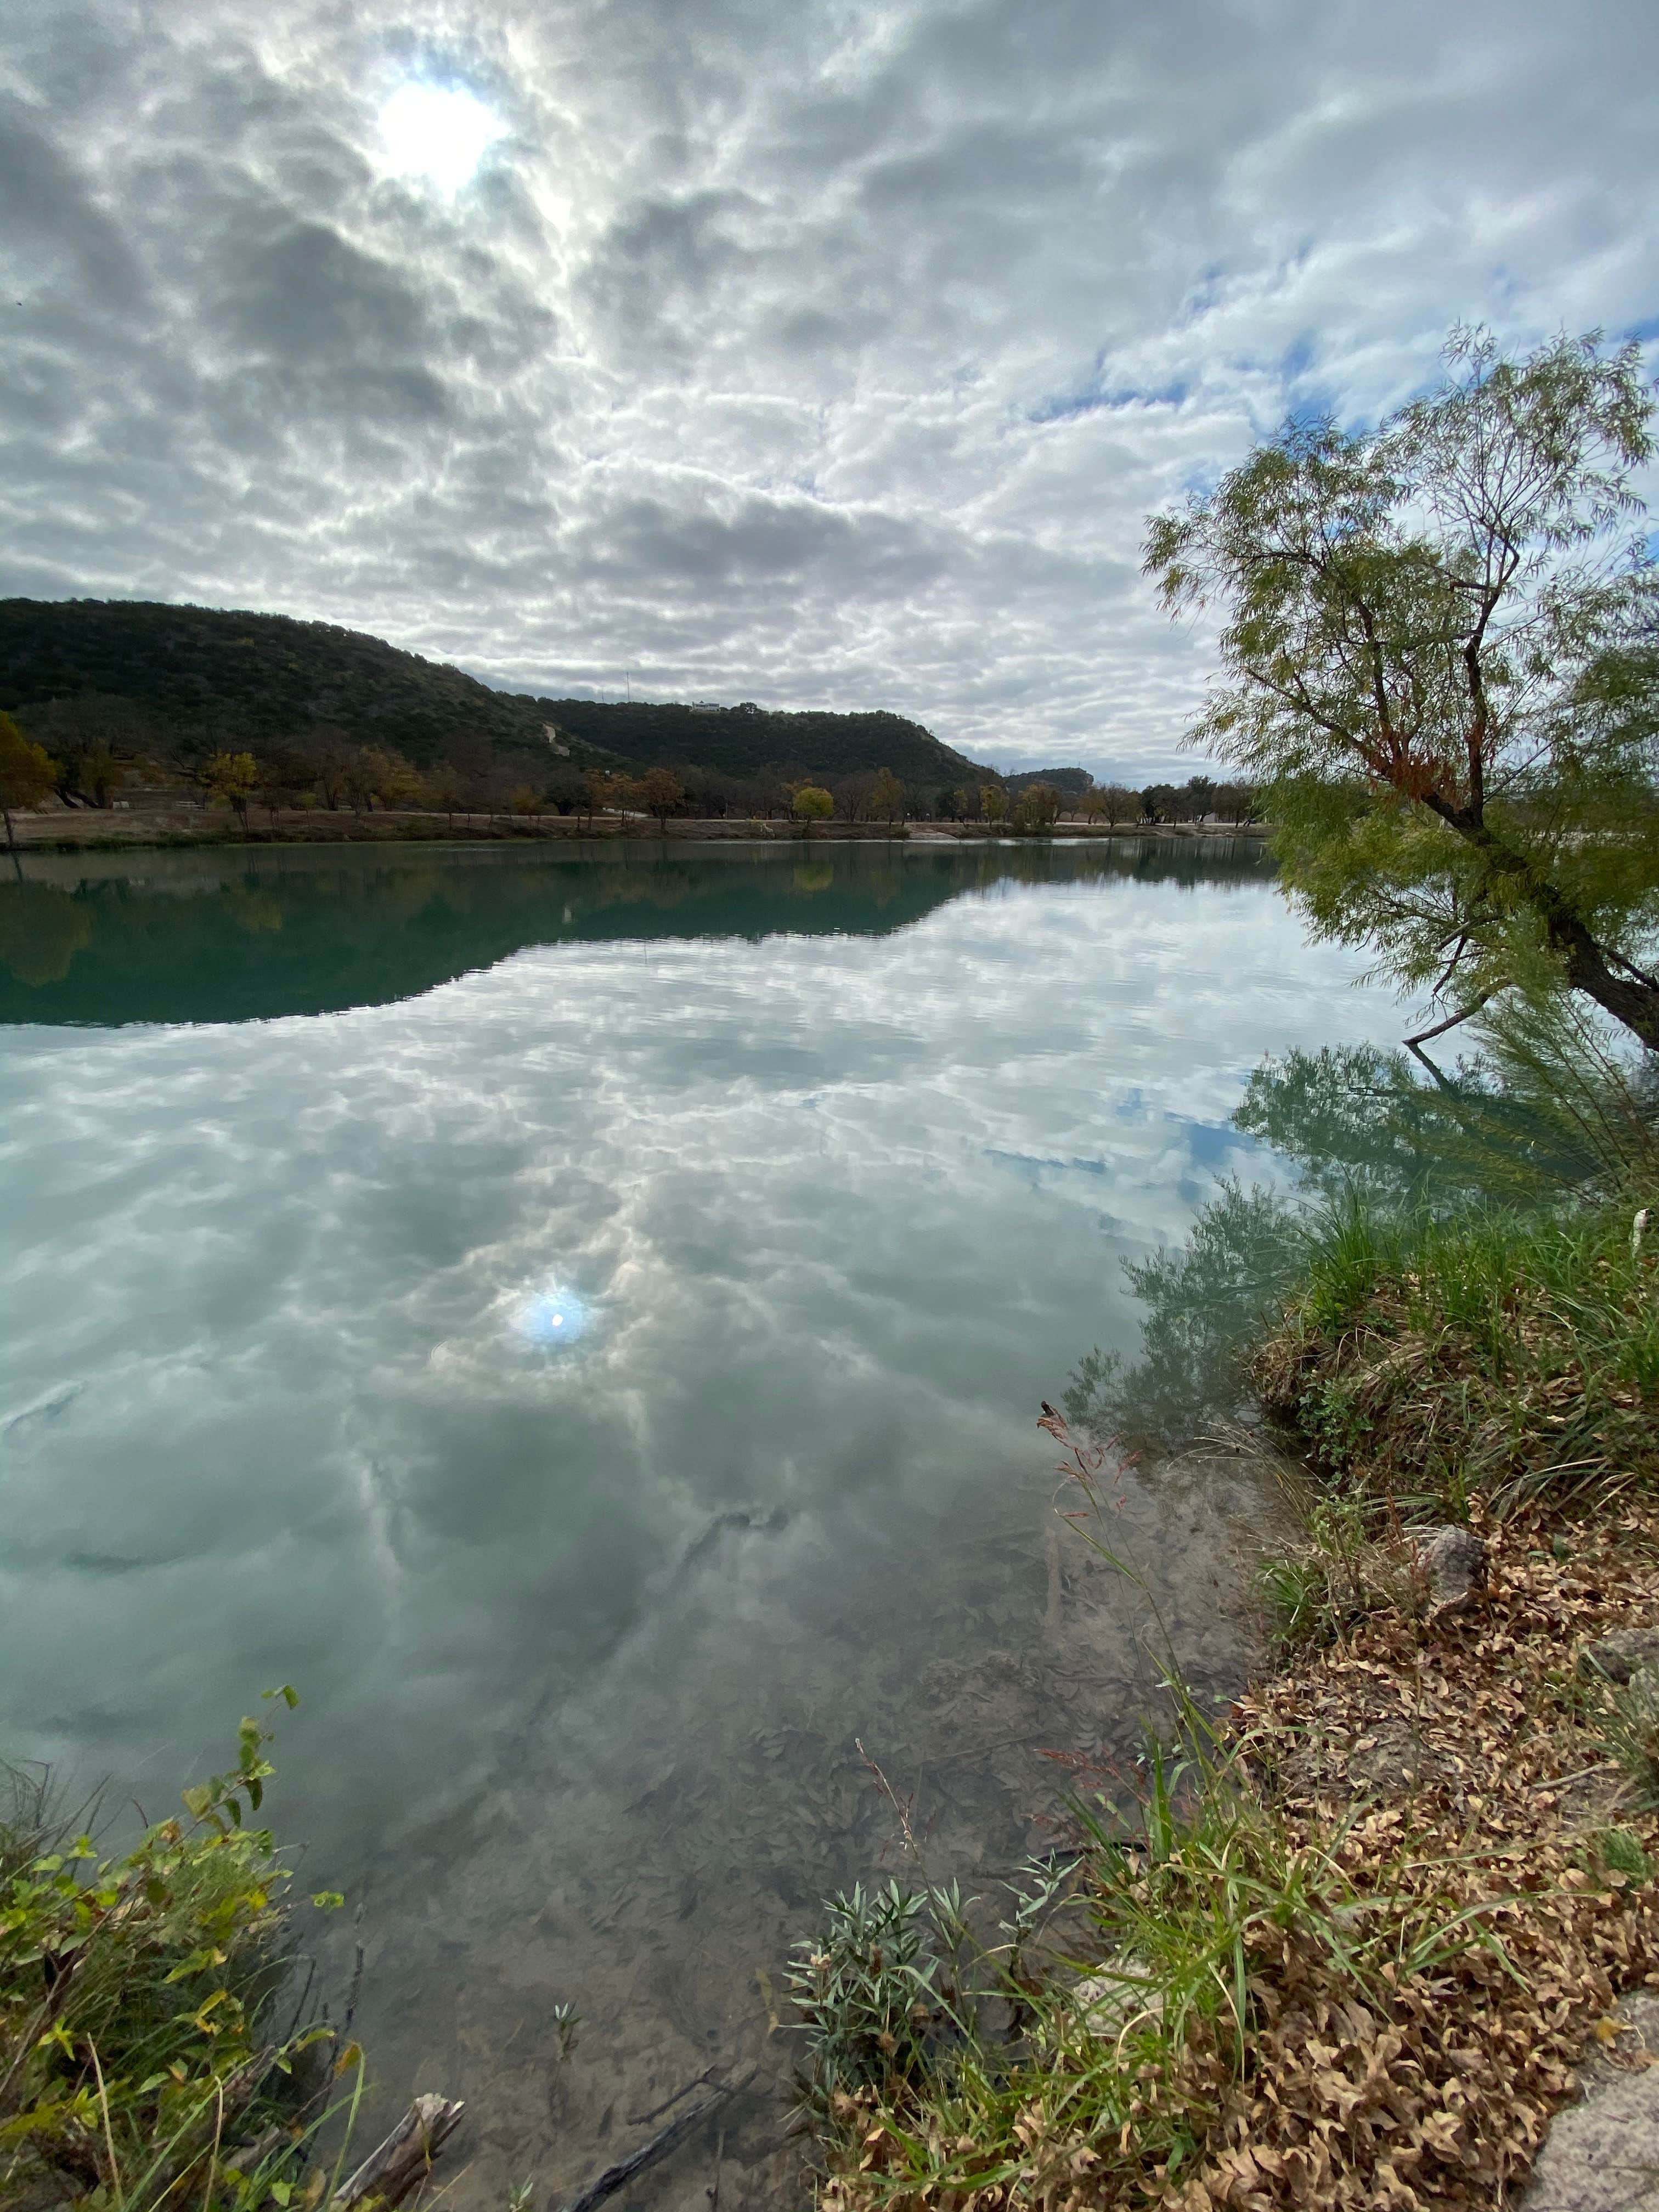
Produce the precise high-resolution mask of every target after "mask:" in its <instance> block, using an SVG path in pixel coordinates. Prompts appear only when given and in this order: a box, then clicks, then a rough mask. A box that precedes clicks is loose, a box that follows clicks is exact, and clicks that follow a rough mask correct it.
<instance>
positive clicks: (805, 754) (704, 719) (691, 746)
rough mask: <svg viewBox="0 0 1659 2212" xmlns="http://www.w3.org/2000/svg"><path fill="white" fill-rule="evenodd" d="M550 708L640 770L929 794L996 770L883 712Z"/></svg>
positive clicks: (571, 702)
mask: <svg viewBox="0 0 1659 2212" xmlns="http://www.w3.org/2000/svg"><path fill="white" fill-rule="evenodd" d="M544 704H545V705H546V707H547V708H548V709H549V711H550V714H552V716H553V718H554V720H556V722H557V723H558V726H559V727H560V728H561V729H562V730H567V731H568V732H571V733H572V735H574V736H575V737H578V738H585V739H586V741H587V742H588V743H589V744H593V745H599V746H603V747H604V748H605V750H607V751H610V752H613V753H617V754H619V755H620V756H621V757H622V758H623V760H625V761H628V762H629V763H631V764H632V765H634V766H636V767H641V768H642V767H645V766H647V765H648V764H649V763H652V762H653V761H662V762H665V763H669V764H671V765H676V764H678V763H682V762H684V763H696V766H697V767H699V768H705V769H713V770H714V772H715V773H716V774H717V775H730V776H739V777H743V776H754V775H758V774H759V773H760V771H761V770H762V769H765V768H769V767H784V766H787V767H793V768H798V769H806V770H808V771H809V772H811V774H813V775H826V776H843V775H858V774H859V773H860V771H861V770H864V769H878V768H890V769H892V771H893V773H894V775H896V776H899V777H901V778H902V780H903V781H904V782H906V783H908V784H917V785H927V786H930V787H934V786H941V785H953V784H961V783H969V782H977V781H981V780H982V779H983V778H984V777H986V776H987V775H994V773H995V771H994V769H986V768H981V767H978V766H976V765H975V763H974V762H972V761H970V760H969V759H968V758H967V757H966V756H965V755H964V754H962V753H958V752H953V751H952V750H951V747H950V746H949V745H947V744H941V742H940V741H939V738H936V737H935V736H934V735H933V732H932V731H931V730H927V729H924V728H923V726H922V725H921V723H920V722H909V721H906V720H905V719H904V717H903V716H902V714H888V713H886V712H885V711H884V710H882V709H879V708H878V709H877V710H875V711H874V712H872V713H866V714H829V713H825V712H823V711H822V710H818V709H808V710H806V711H805V712H800V713H794V714H778V713H772V712H769V710H768V709H767V708H763V707H757V706H755V705H753V704H752V703H751V702H749V701H746V700H745V701H744V702H743V703H742V704H741V705H740V706H736V707H682V706H652V705H647V704H646V703H644V702H636V703H635V704H634V705H631V706H628V705H623V704H620V703H615V702H607V701H604V700H598V699H550V700H547V701H545V702H544Z"/></svg>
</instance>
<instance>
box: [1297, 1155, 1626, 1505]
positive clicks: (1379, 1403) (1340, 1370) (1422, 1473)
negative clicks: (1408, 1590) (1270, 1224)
mask: <svg viewBox="0 0 1659 2212" xmlns="http://www.w3.org/2000/svg"><path fill="white" fill-rule="evenodd" d="M1633 1210H1634V1205H1633V1200H1631V1199H1628V1198H1626V1199H1625V1200H1619V1201H1616V1202H1614V1201H1604V1202H1602V1203H1600V1204H1597V1205H1593V1206H1579V1207H1576V1208H1573V1209H1571V1210H1569V1211H1567V1212H1563V1213H1561V1214H1559V1215H1549V1214H1546V1215H1542V1216H1540V1215H1537V1214H1519V1213H1516V1212H1505V1211H1503V1210H1499V1209H1492V1210H1487V1211H1484V1212H1472V1213H1467V1214H1464V1215H1462V1216H1460V1217H1458V1218H1454V1219H1451V1220H1437V1219H1435V1218H1431V1217H1425V1216H1421V1215H1419V1216H1416V1217H1414V1218H1413V1217H1409V1216H1407V1217H1401V1216H1397V1215H1394V1216H1391V1215H1389V1214H1387V1213H1383V1212H1378V1211H1377V1210H1376V1209H1375V1208H1372V1207H1370V1206H1366V1205H1364V1204H1363V1203H1360V1202H1358V1201H1356V1202H1355V1203H1353V1204H1352V1205H1351V1206H1348V1207H1347V1208H1346V1210H1344V1211H1342V1212H1340V1213H1334V1214H1332V1215H1329V1216H1328V1217H1327V1218H1326V1219H1325V1221H1324V1222H1323V1224H1322V1227H1321V1228H1320V1230H1319V1231H1318V1233H1317V1234H1316V1236H1315V1237H1313V1238H1312V1239H1311V1240H1310V1245H1309V1248H1308V1253H1307V1258H1306V1261H1305V1263H1304V1275H1303V1280H1302V1285H1301V1287H1300V1289H1299V1290H1298V1291H1297V1294H1296V1296H1295V1297H1294V1298H1293V1299H1292V1300H1291V1303H1290V1305H1289V1307H1288V1309H1287V1310H1286V1314H1285V1320H1284V1322H1282V1324H1281V1325H1280V1326H1279V1328H1276V1329H1275V1330H1274V1331H1273V1333H1272V1334H1271V1335H1270V1336H1269V1337H1268V1339H1267V1342H1266V1343H1265V1345H1264V1346H1262V1347H1261V1349H1260V1351H1259V1352H1258V1353H1257V1355H1256V1357H1255V1369H1254V1371H1255V1376H1256V1378H1257V1380H1258V1382H1259V1383H1260V1385H1261V1389H1262V1390H1263V1392H1264V1395H1265V1396H1266V1398H1267V1402H1268V1404H1269V1406H1270V1407H1272V1409H1273V1411H1274V1412H1275V1413H1277V1414H1278V1415H1279V1417H1280V1418H1282V1419H1286V1420H1288V1421H1290V1422H1291V1424H1292V1425H1294V1426H1295V1427H1296V1428H1297V1429H1298V1430H1299V1431H1301V1433H1302V1434H1303V1436H1304V1437H1305V1438H1306V1439H1307V1440H1308V1442H1309V1443H1310V1446H1311V1448H1312V1449H1313V1453H1314V1456H1315V1459H1316V1463H1317V1464H1318V1465H1319V1466H1320V1467H1321V1468H1322V1469H1323V1470H1324V1471H1325V1473H1326V1474H1327V1476H1328V1478H1330V1479H1332V1480H1336V1481H1338V1482H1340V1483H1342V1484H1345V1485H1347V1486H1352V1487H1353V1488H1355V1489H1358V1490H1363V1491H1369V1492H1372V1493H1373V1494H1379V1495H1380V1494H1387V1495H1389V1496H1393V1497H1395V1498H1413V1497H1417V1498H1424V1499H1425V1501H1431V1502H1433V1503H1435V1504H1446V1503H1448V1502H1450V1503H1451V1504H1454V1505H1455V1504H1458V1503H1460V1502H1461V1501H1462V1499H1463V1498H1467V1497H1468V1496H1472V1495H1474V1494H1477V1493H1479V1494H1483V1495H1485V1496H1486V1498H1488V1499H1489V1500H1490V1501H1491V1503H1492V1506H1493V1507H1494V1509H1495V1510H1500V1511H1501V1510H1507V1509H1508V1508H1509V1507H1510V1505H1512V1504H1515V1503H1516V1502H1517V1501H1519V1500H1521V1499H1523V1498H1530V1497H1533V1496H1535V1495H1538V1494H1539V1493H1541V1492H1546V1491H1547V1492H1553V1493H1555V1494H1556V1495H1558V1496H1561V1495H1567V1496H1571V1495H1573V1494H1576V1493H1577V1492H1582V1491H1586V1490H1590V1489H1595V1490H1600V1491H1603V1492H1606V1491H1608V1490H1612V1489H1616V1488H1618V1487H1620V1486H1623V1485H1626V1484H1632V1485H1636V1486H1641V1487H1652V1486H1656V1485H1659V1422H1656V1418H1655V1416H1656V1413H1659V1294H1656V1293H1659V1258H1656V1255H1654V1254H1653V1253H1652V1252H1650V1251H1649V1250H1647V1249H1645V1247H1644V1245H1642V1244H1641V1243H1639V1242H1638V1241H1637V1240H1635V1239H1634V1238H1633V1237H1632V1212H1633Z"/></svg>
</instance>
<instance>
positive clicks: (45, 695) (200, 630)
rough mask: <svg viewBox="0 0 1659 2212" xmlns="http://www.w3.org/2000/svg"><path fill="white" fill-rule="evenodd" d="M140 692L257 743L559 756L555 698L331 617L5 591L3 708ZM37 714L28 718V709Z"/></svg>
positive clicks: (165, 707)
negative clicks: (493, 681) (554, 751)
mask: <svg viewBox="0 0 1659 2212" xmlns="http://www.w3.org/2000/svg"><path fill="white" fill-rule="evenodd" d="M88 697H99V698H102V699H106V700H110V701H123V700H125V701H130V702H131V703H132V704H133V705H134V706H135V707H137V708H139V709H141V710H142V711H143V713H144V714H147V715H152V716H155V717H156V718H157V719H158V720H160V721H161V723H162V724H163V725H164V726H167V727H170V728H172V729H173V730H174V731H175V732H179V734H180V735H181V736H183V737H185V738H188V737H190V736H192V735H195V736H199V737H201V738H205V739H206V740H207V741H209V742H210V743H212V744H229V743H231V742H232V741H233V740H234V741H236V742H237V743H239V744H243V745H246V746H249V747H251V748H252V750H255V751H258V750H260V748H261V747H262V746H266V747H270V746H276V745H279V744H291V743H293V742H294V741H295V739H296V738H301V737H302V736H304V735H306V734H307V733H308V732H313V731H314V730H316V729H317V728H318V727H319V726H326V727H330V728H332V729H335V730H337V731H338V732H340V734H341V735H342V736H343V737H346V738H350V739H353V740H355V741H356V742H358V743H372V744H391V745H395V746H397V747H398V750H399V751H401V752H404V753H405V754H407V756H408V757H409V758H410V760H412V761H414V762H415V763H416V764H417V765H419V766H421V767H423V768H424V767H428V766H430V765H431V763H433V762H434V761H435V760H436V759H437V758H438V757H439V756H440V755H441V753H442V752H444V751H445V750H447V748H449V747H451V746H453V745H454V744H457V743H460V744H472V745H477V744H478V743H479V741H480V740H482V741H483V744H486V745H488V746H489V747H490V748H491V749H492V750H496V749H502V748H505V749H507V750H515V751H526V750H534V751H535V752H536V753H538V755H539V756H540V757H542V758H545V757H547V752H548V742H547V735H546V729H545V725H546V723H547V722H548V720H550V709H549V708H548V707H547V706H546V705H545V703H544V702H538V701H536V700H534V699H531V698H527V697H524V696H513V695H512V694H510V693H507V692H504V691H492V690H490V689H489V686H488V684H480V683H478V682H477V680H476V679H475V678H472V677H471V676H463V675H462V673H461V671H459V669H458V668H446V667H442V666H441V665H439V664H438V663H437V662H435V661H431V660H423V659H422V658H421V656H420V655H419V653H401V652H399V651H398V647H396V646H392V645H386V644H384V643H383V642H382V641H381V640H380V639H379V638H377V637H366V636H364V635H362V632H361V631H358V630H350V629H339V628H338V627H337V625H336V624H334V623H319V622H295V621H292V620H291V619H290V618H289V617H288V616H286V615H256V614H242V613H224V612H222V611H218V610H216V609H214V608H210V607H174V606H161V605H155V604H152V603H147V602H145V601H143V600H123V599H110V600H101V599H64V600H42V599H0V708H7V709H22V708H28V707H29V706H32V705H37V704H44V703H45V702H46V701H48V700H56V699H79V698H88ZM25 719H27V717H25Z"/></svg>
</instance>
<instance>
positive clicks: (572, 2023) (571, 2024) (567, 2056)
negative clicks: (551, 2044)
mask: <svg viewBox="0 0 1659 2212" xmlns="http://www.w3.org/2000/svg"><path fill="white" fill-rule="evenodd" d="M581 2024H582V2023H581V2015H580V2013H579V2012H578V2011H577V2010H576V2008H575V2006H574V2005H573V2004H556V2005H555V2006H554V2008H553V2027H554V2029H555V2032H556V2034H557V2036H558V2039H559V2063H560V2065H561V2066H568V2064H569V2063H570V2061H571V2059H572V2057H574V2055H575V2050H576V2031H577V2029H578V2028H579V2027H580V2026H581Z"/></svg>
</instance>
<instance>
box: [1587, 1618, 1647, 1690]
mask: <svg viewBox="0 0 1659 2212" xmlns="http://www.w3.org/2000/svg"><path fill="white" fill-rule="evenodd" d="M1578 1671H1579V1673H1580V1674H1583V1675H1584V1676H1586V1677H1587V1678H1589V1680H1592V1681H1595V1680H1601V1681H1603V1682H1618V1683H1620V1684H1625V1683H1628V1682H1631V1681H1633V1680H1635V1678H1636V1676H1637V1675H1638V1674H1648V1675H1651V1676H1654V1677H1656V1678H1659V1628H1619V1629H1615V1630H1614V1631H1613V1634H1612V1635H1611V1636H1604V1637H1602V1638H1601V1640H1600V1642H1599V1643H1595V1644H1586V1645H1585V1646H1584V1648H1583V1650H1582V1651H1581V1652H1580V1653H1579V1655H1578Z"/></svg>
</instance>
